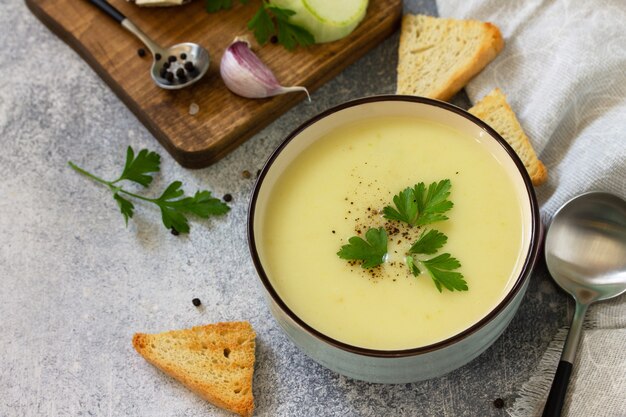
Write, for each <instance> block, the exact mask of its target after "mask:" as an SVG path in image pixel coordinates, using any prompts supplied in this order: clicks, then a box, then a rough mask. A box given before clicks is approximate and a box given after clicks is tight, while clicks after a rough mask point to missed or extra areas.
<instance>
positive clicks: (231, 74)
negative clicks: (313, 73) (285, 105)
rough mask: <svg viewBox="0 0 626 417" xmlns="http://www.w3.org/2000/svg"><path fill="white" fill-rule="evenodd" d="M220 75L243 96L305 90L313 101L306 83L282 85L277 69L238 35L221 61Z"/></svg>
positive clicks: (263, 96) (256, 96)
mask: <svg viewBox="0 0 626 417" xmlns="http://www.w3.org/2000/svg"><path fill="white" fill-rule="evenodd" d="M220 75H221V76H222V80H223V81H224V84H226V87H228V89H229V90H230V91H232V92H233V93H235V94H237V95H239V96H242V97H247V98H266V97H272V96H276V95H279V94H285V93H292V92H296V91H303V92H305V93H306V95H307V97H308V99H309V101H311V96H310V95H309V92H308V90H307V89H306V88H305V87H299V86H293V87H283V86H282V85H280V84H279V82H278V80H277V79H276V76H275V75H274V73H273V72H272V71H271V70H270V69H269V68H268V67H267V65H265V64H264V63H263V61H261V60H260V59H259V57H258V56H257V55H256V54H255V53H254V52H253V51H252V49H250V42H248V40H247V39H245V38H235V40H234V41H233V42H232V43H231V44H230V46H229V47H228V48H226V50H225V51H224V55H222V60H221V62H220Z"/></svg>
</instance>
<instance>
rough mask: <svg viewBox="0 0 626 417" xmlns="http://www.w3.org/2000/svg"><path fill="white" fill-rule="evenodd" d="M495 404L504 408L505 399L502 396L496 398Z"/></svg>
mask: <svg viewBox="0 0 626 417" xmlns="http://www.w3.org/2000/svg"><path fill="white" fill-rule="evenodd" d="M493 406H494V407H496V408H503V407H504V400H503V399H502V398H496V399H495V400H493Z"/></svg>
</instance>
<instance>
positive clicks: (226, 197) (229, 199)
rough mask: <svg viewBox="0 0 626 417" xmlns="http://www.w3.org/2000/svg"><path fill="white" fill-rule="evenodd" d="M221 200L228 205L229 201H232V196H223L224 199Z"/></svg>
mask: <svg viewBox="0 0 626 417" xmlns="http://www.w3.org/2000/svg"><path fill="white" fill-rule="evenodd" d="M222 200H224V201H226V202H227V203H230V202H231V201H233V196H232V195H230V194H224V197H222Z"/></svg>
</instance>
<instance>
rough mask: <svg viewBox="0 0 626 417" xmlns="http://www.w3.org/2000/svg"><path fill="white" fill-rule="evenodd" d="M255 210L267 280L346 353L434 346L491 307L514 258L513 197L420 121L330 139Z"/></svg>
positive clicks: (294, 166) (462, 149)
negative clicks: (259, 217) (258, 214)
mask: <svg viewBox="0 0 626 417" xmlns="http://www.w3.org/2000/svg"><path fill="white" fill-rule="evenodd" d="M419 183H423V184H422V185H423V187H422V188H421V189H420V187H421V185H420V184H419ZM431 184H432V187H434V188H433V189H432V190H430V191H431V193H430V194H429V187H430V186H431ZM401 192H402V193H403V194H401ZM448 193H449V195H448ZM394 196H396V202H397V204H396V203H394ZM418 200H419V202H421V203H418ZM446 201H451V202H452V203H453V205H452V207H450V206H451V205H450V204H448V203H446ZM267 204H268V205H267V207H266V210H265V212H264V213H265V214H264V218H263V219H262V220H263V223H262V224H263V226H262V228H261V229H260V231H261V234H260V239H259V245H258V246H259V256H260V259H261V262H262V263H263V266H264V268H265V271H266V273H267V276H268V278H269V280H270V282H271V284H272V285H273V287H274V288H275V289H276V292H277V293H278V295H279V296H280V297H281V298H282V299H283V300H284V302H285V303H286V304H287V306H288V307H289V308H290V309H291V310H292V311H293V312H294V313H295V314H296V315H297V316H299V317H300V318H301V319H302V320H304V321H305V322H306V323H307V324H309V325H310V326H311V327H313V328H314V329H316V330H318V331H319V332H321V333H323V334H325V335H327V336H329V337H331V338H333V339H336V340H338V341H341V342H344V343H347V344H350V345H353V346H359V347H364V348H370V349H379V350H400V349H409V348H416V347H421V346H425V345H429V344H432V343H435V342H438V341H441V340H444V339H447V338H449V337H451V336H453V335H455V334H457V333H459V332H461V331H463V330H465V329H467V328H468V327H470V326H472V325H473V324H475V323H476V322H478V321H479V320H480V319H482V318H483V317H485V316H486V315H487V314H488V312H489V311H490V310H492V309H493V308H494V307H495V305H496V304H497V303H498V302H500V301H501V300H502V299H503V297H504V296H505V294H506V292H507V290H508V289H510V287H511V286H512V284H513V281H514V277H513V275H514V271H516V270H519V265H520V264H521V263H522V262H523V256H520V251H521V245H522V233H523V230H522V228H523V225H522V212H521V209H520V201H519V199H518V195H517V194H516V192H515V191H514V186H513V182H512V180H511V179H510V178H509V176H508V175H507V173H506V172H505V170H504V168H503V167H502V166H501V164H500V162H499V161H498V160H497V158H496V157H495V156H494V155H492V154H491V153H489V152H488V151H487V150H486V148H485V147H484V146H481V145H480V144H479V142H478V141H476V140H475V139H473V138H471V137H469V136H465V135H464V134H462V133H461V132H458V131H456V130H454V129H451V128H448V127H446V126H443V125H439V124H436V123H431V122H428V121H424V120H421V119H416V118H410V117H380V118H374V119H370V120H368V121H365V122H358V123H354V124H349V125H346V126H343V127H341V128H339V129H337V130H334V131H333V132H332V133H330V134H328V135H326V136H324V137H323V138H321V139H319V140H317V141H316V142H315V143H313V144H312V145H311V146H309V147H308V148H307V149H305V150H304V151H303V152H302V153H301V154H300V155H298V156H297V157H296V159H295V160H294V161H293V162H292V163H291V164H290V165H289V166H288V167H287V169H286V170H285V171H284V172H283V174H282V175H281V176H280V178H279V179H278V181H277V182H276V184H275V185H274V187H273V189H272V190H271V194H270V197H269V200H268V203H267ZM420 204H421V206H420V207H417V206H419V205H420ZM437 204H439V205H437ZM441 204H443V205H441ZM387 206H388V207H387ZM385 207H387V208H385ZM411 207H413V209H412V208H411ZM418 208H419V209H420V210H421V212H418V213H417V214H416V210H417V209H418ZM418 211H419V210H418ZM394 212H395V213H394ZM403 216H404V217H405V219H404V220H402V217H403ZM420 216H421V217H420ZM428 216H430V218H428ZM433 216H434V217H433ZM418 218H419V219H421V220H417V219H418ZM446 218H447V219H446ZM431 220H432V221H431ZM446 237H447V240H446V239H445V238H446ZM418 241H419V244H417V245H414V244H415V243H416V242H418ZM385 245H386V248H385ZM437 257H439V258H437ZM409 258H410V259H409ZM435 258H437V259H435ZM455 259H456V260H458V262H455ZM459 264H460V266H459ZM364 266H370V267H368V268H364Z"/></svg>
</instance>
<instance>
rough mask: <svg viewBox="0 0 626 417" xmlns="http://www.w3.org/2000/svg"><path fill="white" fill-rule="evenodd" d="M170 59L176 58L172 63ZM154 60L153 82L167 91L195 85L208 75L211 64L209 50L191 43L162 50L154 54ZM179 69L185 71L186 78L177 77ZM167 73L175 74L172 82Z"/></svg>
mask: <svg viewBox="0 0 626 417" xmlns="http://www.w3.org/2000/svg"><path fill="white" fill-rule="evenodd" d="M157 53H158V54H159V55H160V57H161V58H160V59H156V57H157V55H156V54H157ZM170 57H174V58H175V60H174V61H170ZM153 58H154V60H153V62H152V69H151V70H150V75H151V76H152V80H154V82H155V83H156V84H157V85H158V86H159V87H161V88H164V89H166V90H177V89H179V88H184V87H187V86H188V85H191V84H193V83H195V82H196V81H198V80H199V79H200V78H202V77H203V76H204V74H206V72H207V70H208V69H209V64H210V58H209V53H208V52H207V50H206V49H204V48H203V47H201V46H200V45H198V44H196V43H190V42H185V43H179V44H176V45H174V46H171V47H169V48H167V49H161V50H160V52H155V53H154V55H153ZM165 63H167V65H165ZM165 66H167V67H168V68H165ZM179 69H182V70H183V71H184V72H183V74H184V77H179V76H178V75H176V73H177V71H178V70H179ZM167 72H171V73H172V74H173V75H172V76H171V78H172V79H171V81H170V80H169V79H168V78H167V77H166V75H167Z"/></svg>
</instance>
